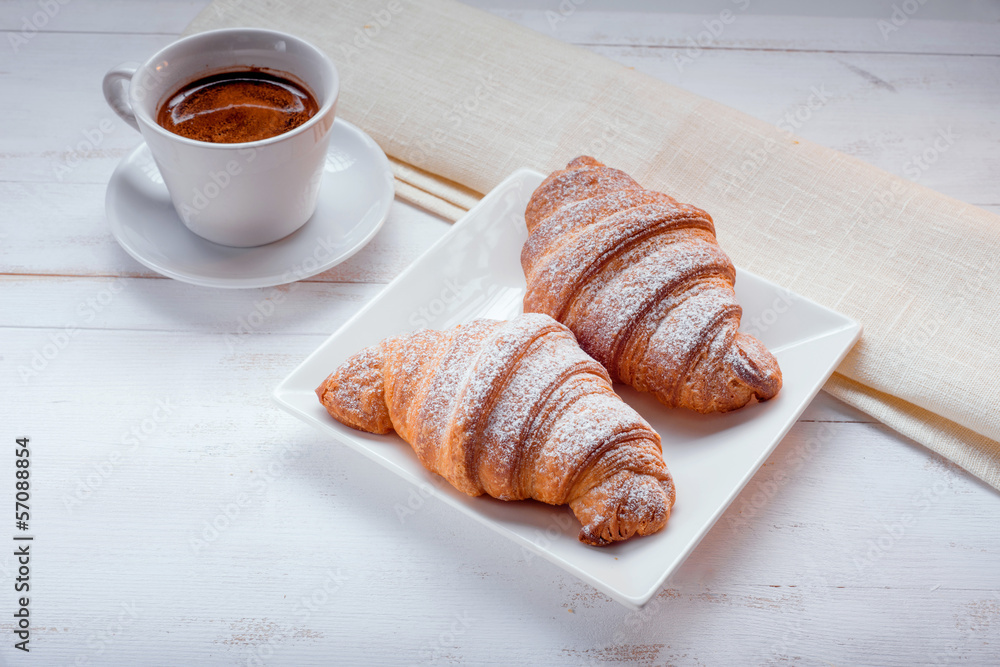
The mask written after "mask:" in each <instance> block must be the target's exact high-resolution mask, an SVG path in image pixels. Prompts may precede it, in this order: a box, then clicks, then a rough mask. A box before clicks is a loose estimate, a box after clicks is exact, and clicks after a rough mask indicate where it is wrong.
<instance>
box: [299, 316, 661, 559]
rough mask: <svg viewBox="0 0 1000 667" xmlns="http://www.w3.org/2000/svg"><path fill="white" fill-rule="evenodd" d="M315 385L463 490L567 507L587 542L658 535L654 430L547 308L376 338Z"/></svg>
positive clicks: (343, 410)
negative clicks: (400, 440)
mask: <svg viewBox="0 0 1000 667" xmlns="http://www.w3.org/2000/svg"><path fill="white" fill-rule="evenodd" d="M316 393H317V394H318V395H319V397H320V401H321V402H322V403H323V405H324V406H325V407H326V409H327V410H328V411H329V413H330V414H331V415H332V416H333V417H335V418H336V419H338V420H339V421H341V422H343V423H344V424H347V425H348V426H351V427H353V428H357V429H360V430H365V431H370V432H373V433H386V432H388V430H390V429H395V431H396V432H397V433H398V434H399V435H400V437H402V438H403V439H404V440H406V442H408V443H409V444H410V446H411V447H412V448H413V450H414V452H415V453H416V454H417V457H418V459H419V460H420V462H421V463H422V464H423V465H424V466H425V467H426V468H427V469H428V470H431V471H433V472H436V473H438V474H440V475H442V476H443V477H444V478H445V479H447V480H448V481H449V482H450V483H451V484H452V485H453V486H454V487H455V488H457V489H459V490H461V491H463V492H465V493H467V494H469V495H473V496H475V495H480V494H483V493H486V494H488V495H490V496H493V497H495V498H500V499H502V500H520V499H526V498H534V499H536V500H540V501H542V502H545V503H549V504H553V505H563V504H569V505H570V507H571V508H572V510H573V512H574V513H575V514H576V516H577V517H578V518H579V519H580V521H581V523H583V529H582V530H581V532H580V539H581V541H584V542H586V543H588V544H593V545H602V544H610V543H612V542H616V541H620V540H624V539H628V538H629V537H631V536H632V535H647V534H650V533H653V532H656V531H658V530H660V529H661V528H663V526H664V525H665V524H666V522H667V519H668V517H669V516H670V508H671V507H672V506H673V503H674V486H673V480H672V478H671V477H670V473H669V472H668V471H667V467H666V465H664V463H663V458H662V455H661V453H660V438H659V436H658V435H657V434H656V432H655V431H653V430H652V428H650V426H649V425H648V424H647V423H646V421H645V420H644V419H643V418H642V417H640V416H639V414H638V413H636V412H635V411H634V410H633V409H632V408H631V407H629V406H628V404H626V403H625V402H624V401H622V400H621V399H620V398H619V397H618V396H617V395H616V394H615V393H614V391H613V389H612V387H611V381H610V378H609V377H608V374H607V371H606V370H605V369H604V368H603V367H602V366H601V365H600V364H599V363H597V362H596V361H594V360H593V359H592V358H590V357H589V356H587V355H586V354H585V353H584V352H583V351H582V350H581V349H580V348H579V346H578V345H577V344H576V341H575V340H574V338H573V334H572V333H571V332H570V331H569V329H567V328H566V327H565V326H563V325H561V324H559V323H558V322H556V321H555V320H553V319H552V318H550V317H548V316H546V315H523V316H521V317H519V318H517V319H515V320H512V321H510V322H497V321H494V320H476V321H473V322H470V323H468V324H465V325H461V326H459V327H456V328H453V329H449V330H447V331H419V332H417V333H414V334H410V335H406V336H399V337H396V338H391V339H387V340H385V341H383V342H382V343H380V344H378V345H375V346H373V347H370V348H367V349H366V350H363V351H361V352H359V353H358V354H356V355H355V356H353V357H351V358H350V359H348V360H347V361H346V362H345V363H344V364H343V365H341V366H340V368H338V369H337V370H336V371H334V373H332V374H331V375H330V377H328V378H327V379H326V380H325V381H324V382H323V384H322V385H320V388H319V389H317V392H316Z"/></svg>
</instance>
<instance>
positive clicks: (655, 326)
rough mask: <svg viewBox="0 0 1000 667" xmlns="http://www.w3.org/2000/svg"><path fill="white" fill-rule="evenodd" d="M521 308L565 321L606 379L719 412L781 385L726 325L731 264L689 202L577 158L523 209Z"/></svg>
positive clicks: (733, 306) (753, 343)
mask: <svg viewBox="0 0 1000 667" xmlns="http://www.w3.org/2000/svg"><path fill="white" fill-rule="evenodd" d="M525 221H526V222H527V225H528V233H529V235H528V240H527V242H526V243H525V245H524V248H523V249H522V252H521V266H522V267H523V269H524V275H525V278H526V280H527V293H526V294H525V297H524V310H525V312H533V313H546V314H548V315H551V316H552V317H554V318H555V319H556V320H558V321H560V322H562V323H563V324H565V325H567V326H568V327H569V328H570V329H571V330H572V331H573V333H574V334H576V338H577V340H578V341H579V343H580V346H581V347H582V348H583V349H584V350H585V351H586V352H587V353H588V354H590V355H591V356H592V357H594V358H595V359H596V360H598V361H599V362H601V363H602V364H603V365H604V367H605V368H606V369H607V370H608V373H609V374H610V377H611V378H612V380H614V381H615V382H623V383H625V384H628V385H631V386H633V387H635V388H636V389H638V390H639V391H648V392H652V393H653V394H654V395H655V396H656V397H657V398H658V399H659V400H660V401H661V402H662V403H664V404H665V405H668V406H671V407H677V406H682V407H686V408H691V409H693V410H697V411H698V412H714V411H719V412H726V411H729V410H735V409H736V408H740V407H743V406H744V405H746V404H747V403H748V402H749V401H750V400H751V398H753V397H755V396H756V398H757V400H759V401H764V400H767V399H769V398H771V397H773V396H774V395H775V394H777V393H778V390H779V389H780V388H781V370H780V369H779V368H778V362H777V360H775V358H774V356H773V355H772V354H771V353H770V352H769V351H768V350H767V348H765V347H764V345H763V344H762V343H761V342H760V341H758V340H757V339H756V338H754V337H753V336H750V335H748V334H745V333H741V332H739V331H737V329H738V328H739V325H740V316H741V315H742V313H743V311H742V309H741V308H740V306H739V304H738V303H737V302H736V294H735V292H734V291H733V283H734V281H735V280H736V270H735V268H734V267H733V264H732V262H731V261H730V260H729V258H728V257H727V256H726V254H725V253H724V252H722V249H721V248H719V244H718V242H717V241H716V239H715V227H714V225H713V223H712V218H711V217H710V216H709V215H708V214H707V213H705V212H704V211H702V210H701V209H699V208H696V207H694V206H691V205H689V204H681V203H678V202H677V201H676V200H674V199H673V198H671V197H669V196H667V195H665V194H662V193H660V192H653V191H651V190H646V189H644V188H643V187H642V186H640V185H639V184H638V183H636V182H635V181H634V180H632V178H631V177H629V176H628V174H626V173H624V172H622V171H619V170H617V169H612V168H610V167H606V166H604V165H603V164H602V163H600V162H598V161H597V160H595V159H594V158H592V157H587V156H581V157H578V158H576V159H575V160H573V161H572V162H570V163H569V164H568V165H567V166H566V168H565V169H562V170H559V171H556V172H553V173H552V174H551V175H549V177H548V178H546V179H545V181H543V182H542V184H541V185H540V186H539V187H538V189H537V190H535V192H534V194H532V196H531V199H530V201H529V202H528V206H527V209H526V211H525Z"/></svg>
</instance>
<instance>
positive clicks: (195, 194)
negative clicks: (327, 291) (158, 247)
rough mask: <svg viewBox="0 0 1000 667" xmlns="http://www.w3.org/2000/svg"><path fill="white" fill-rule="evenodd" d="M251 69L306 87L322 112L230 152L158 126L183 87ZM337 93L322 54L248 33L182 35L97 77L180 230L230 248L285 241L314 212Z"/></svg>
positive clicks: (274, 35)
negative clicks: (151, 165)
mask: <svg viewBox="0 0 1000 667" xmlns="http://www.w3.org/2000/svg"><path fill="white" fill-rule="evenodd" d="M250 68H254V69H260V70H263V71H266V72H270V73H273V74H275V75H277V76H280V77H284V78H286V79H291V80H292V81H293V82H294V83H296V84H298V85H302V86H304V87H305V88H306V89H307V90H308V91H309V92H310V93H311V94H312V95H313V97H314V98H315V100H316V103H317V104H318V105H319V110H318V111H317V112H316V114H315V115H314V116H313V117H312V118H310V119H309V120H308V121H306V122H305V123H303V124H302V125H299V126H298V127H296V128H293V129H292V130H290V131H288V132H285V133H284V134H279V135H276V136H273V137H270V138H267V139H261V140H259V141H248V142H243V143H233V144H225V143H211V142H207V141H197V140H194V139H189V138H187V137H182V136H180V135H178V134H174V133H173V132H170V131H169V130H167V129H165V128H164V127H162V126H160V125H159V124H157V122H156V117H157V113H158V111H159V109H160V107H161V106H162V105H163V104H164V103H165V102H166V101H167V100H168V98H169V97H170V96H171V95H172V94H173V93H175V92H177V91H178V90H179V89H180V88H182V87H183V86H185V85H187V84H189V83H192V82H194V81H196V80H198V79H201V78H203V77H206V76H211V75H213V74H220V73H224V72H231V71H239V70H247V69H250ZM122 82H125V83H126V84H127V85H125V86H123V85H122ZM339 92H340V81H339V78H338V76H337V69H336V67H334V65H333V63H332V62H331V61H330V59H329V58H328V57H327V56H326V54H324V53H323V52H322V51H320V50H319V49H317V48H316V47H315V46H313V45H312V44H309V43H308V42H306V41H304V40H302V39H299V38H298V37H294V36H292V35H289V34H286V33H282V32H276V31H274V30H259V29H252V28H227V29H223V30H212V31H209V32H203V33H199V34H197V35H192V36H190V37H185V38H184V39H181V40H179V41H177V42H174V43H173V44H171V45H170V46H167V47H166V48H164V49H162V50H160V51H159V52H157V53H156V54H155V55H153V56H152V57H151V58H150V59H149V60H147V61H146V62H145V63H143V64H142V65H138V66H130V65H121V66H119V67H116V68H114V69H112V70H111V71H109V72H108V73H107V74H106V75H105V76H104V97H105V98H106V99H107V101H108V104H109V105H111V108H112V109H114V111H115V113H117V114H118V115H119V116H121V117H122V119H123V120H124V121H125V122H127V123H128V124H129V125H131V126H132V127H134V128H135V129H137V130H139V132H140V133H141V134H142V138H143V139H144V140H145V141H146V145H147V146H149V150H150V152H151V153H152V155H153V159H154V160H155V161H156V166H157V167H158V168H159V170H160V174H161V175H162V176H163V181H164V183H165V184H166V186H167V189H168V190H169V191H170V199H171V201H172V202H173V204H174V208H175V209H177V214H178V215H179V216H180V218H181V220H182V221H183V222H184V224H185V225H186V226H187V227H188V229H190V230H191V231H192V232H194V233H195V234H197V235H198V236H201V237H203V238H206V239H208V240H209V241H213V242H215V243H219V244H222V245H227V246H237V247H250V246H258V245H264V244H266V243H271V242H273V241H277V240H278V239H281V238H284V237H285V236H288V235H289V234H291V233H292V232H294V231H295V230H296V229H298V228H299V227H301V226H302V225H304V224H305V223H306V222H307V221H308V220H309V218H310V217H311V216H312V214H313V213H314V212H315V210H316V199H317V196H318V195H319V186H320V181H321V178H322V175H323V165H324V162H325V160H326V153H327V146H328V145H329V143H330V130H331V129H332V128H333V119H334V114H335V113H336V107H337V97H338V94H339Z"/></svg>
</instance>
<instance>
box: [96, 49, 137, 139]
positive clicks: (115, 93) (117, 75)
mask: <svg viewBox="0 0 1000 667" xmlns="http://www.w3.org/2000/svg"><path fill="white" fill-rule="evenodd" d="M137 69H138V67H137V66H135V65H119V66H118V67H115V68H113V69H110V70H108V73H107V74H105V75H104V84H103V88H104V99H105V100H107V102H108V105H109V106H110V107H111V108H112V110H114V112H115V113H116V114H118V115H119V116H120V117H121V119H122V120H123V121H125V122H126V123H128V124H129V125H131V126H132V127H134V128H135V129H136V130H138V129H139V123H138V122H137V121H136V119H135V112H133V111H132V105H131V104H129V102H128V84H130V83H131V81H132V75H133V74H135V71H136V70H137ZM122 81H124V82H125V83H126V85H124V86H123V85H121V82H122Z"/></svg>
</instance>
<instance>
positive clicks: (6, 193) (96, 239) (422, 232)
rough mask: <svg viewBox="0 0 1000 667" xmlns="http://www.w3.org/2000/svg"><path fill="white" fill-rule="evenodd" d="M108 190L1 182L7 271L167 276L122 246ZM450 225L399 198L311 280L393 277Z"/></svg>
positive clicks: (1, 270)
mask: <svg viewBox="0 0 1000 667" xmlns="http://www.w3.org/2000/svg"><path fill="white" fill-rule="evenodd" d="M105 190H106V186H105V185H104V184H89V183H78V184H77V183H73V184H71V183H65V184H59V183H2V182H0V199H2V200H3V201H4V204H5V215H6V216H7V219H9V220H11V221H14V222H16V224H8V225H5V226H4V228H3V230H2V232H0V233H2V234H3V235H4V236H3V237H2V238H0V274H21V275H25V274H29V275H31V274H49V275H97V276H135V277H146V278H161V276H160V275H159V274H157V273H155V272H153V271H151V270H149V269H147V268H146V267H145V266H143V265H141V264H139V263H138V262H137V261H135V260H134V259H132V257H130V256H129V255H128V254H127V253H126V252H125V251H124V250H122V248H121V247H119V246H118V243H117V242H116V241H115V239H114V237H113V236H112V235H111V232H110V231H109V229H108V223H107V220H106V218H105V214H104V193H105ZM449 228H450V225H449V224H448V223H446V222H444V221H442V220H440V219H438V218H436V217H434V216H432V215H429V214H427V213H425V212H423V211H422V210H420V209H418V208H416V207H413V206H410V205H409V204H406V203H405V202H400V201H397V202H395V203H394V204H393V206H392V209H391V210H390V212H389V218H388V219H387V220H386V223H385V226H384V227H383V228H382V229H381V230H380V231H379V233H378V234H377V235H376V236H375V238H374V239H372V241H371V242H370V243H369V244H368V245H367V246H366V247H365V248H363V249H362V250H361V251H359V252H358V254H356V255H354V256H353V257H351V258H350V259H348V260H347V261H346V262H344V263H343V264H340V265H338V266H336V267H334V268H333V269H331V270H329V271H326V272H324V273H322V274H320V275H318V276H314V277H312V278H310V279H309V280H310V281H322V282H356V283H385V282H389V281H390V280H392V279H393V278H394V277H395V276H396V275H398V274H399V272H400V271H402V270H403V269H404V268H406V267H407V266H408V265H409V264H410V263H411V262H412V261H413V260H414V259H416V258H417V257H418V256H419V255H420V254H421V253H422V252H423V251H424V250H426V249H427V248H429V247H430V246H431V245H432V244H433V243H434V242H435V241H436V240H437V239H438V238H439V237H440V236H441V235H442V234H443V233H444V232H445V231H447V230H448V229H449ZM211 291H212V292H214V291H215V290H211Z"/></svg>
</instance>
